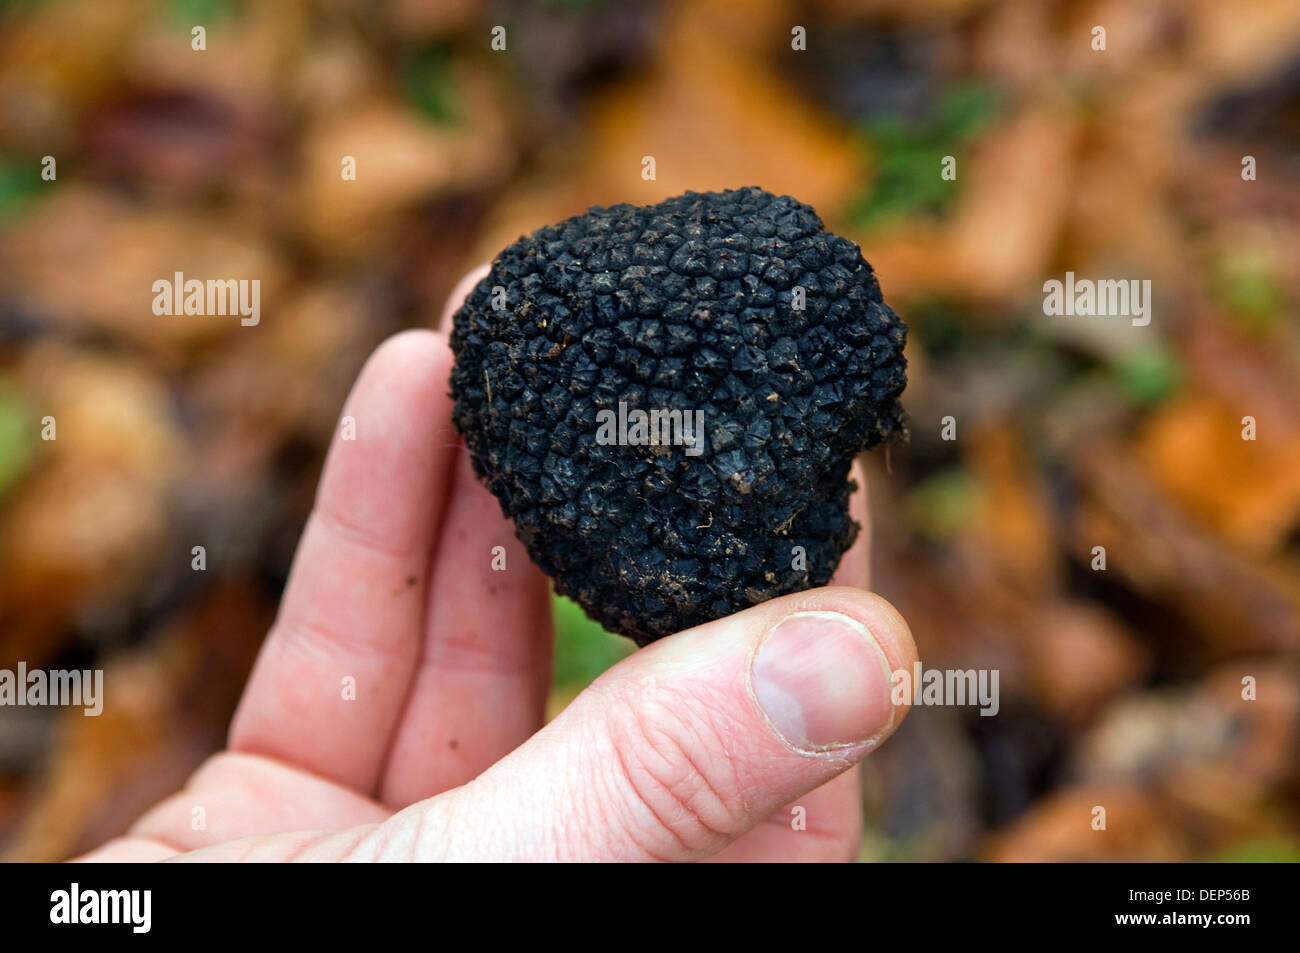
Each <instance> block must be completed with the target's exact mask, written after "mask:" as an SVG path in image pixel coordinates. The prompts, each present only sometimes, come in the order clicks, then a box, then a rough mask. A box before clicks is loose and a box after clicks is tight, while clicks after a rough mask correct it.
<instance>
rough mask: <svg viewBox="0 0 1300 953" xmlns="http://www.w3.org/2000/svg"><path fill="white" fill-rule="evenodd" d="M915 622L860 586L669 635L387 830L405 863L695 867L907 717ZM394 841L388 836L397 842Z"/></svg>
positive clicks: (845, 765) (773, 605) (392, 822)
mask: <svg viewBox="0 0 1300 953" xmlns="http://www.w3.org/2000/svg"><path fill="white" fill-rule="evenodd" d="M915 658H916V648H915V646H914V644H913V642H912V636H911V633H910V632H909V631H908V628H907V624H906V623H905V622H904V621H903V619H902V618H901V617H900V616H899V614H898V613H897V612H896V611H895V610H894V609H893V607H892V606H890V605H889V604H888V603H887V602H885V601H884V600H883V599H881V598H880V597H878V596H876V595H873V594H871V593H868V592H865V591H862V590H859V589H850V588H829V589H819V590H815V591H812V592H805V593H800V594H797V595H792V596H787V597H785V598H782V599H776V600H773V601H771V602H767V603H764V604H762V605H760V606H756V607H754V608H752V609H749V610H746V611H745V612H741V613H738V614H736V615H733V616H729V617H728V618H725V619H720V620H718V621H716V622H712V623H709V624H707V625H702V626H699V627H697V628H694V629H690V630H688V631H686V632H682V633H679V634H677V635H674V636H672V637H670V638H667V639H663V640H661V641H659V642H656V643H654V644H652V645H651V646H649V647H647V648H645V649H642V650H641V651H639V652H637V653H635V654H634V655H632V656H630V657H629V658H627V659H625V660H624V661H623V662H621V663H620V664H618V665H616V666H615V667H614V668H612V669H610V670H609V671H608V672H607V673H605V675H603V676H602V677H601V678H599V679H598V680H597V681H596V682H595V683H593V684H592V686H591V687H590V688H588V689H587V690H586V691H585V692H583V693H582V695H580V696H579V697H578V698H577V699H576V700H575V701H574V702H573V703H572V704H571V705H570V706H569V707H568V708H567V709H566V710H565V711H564V712H563V713H562V714H561V715H560V716H559V717H558V718H556V719H555V720H554V721H552V722H551V723H550V724H549V725H548V726H547V727H546V728H545V729H543V730H542V731H541V732H539V733H538V734H537V735H535V736H534V737H533V738H532V739H530V740H529V741H528V742H527V743H526V744H524V745H523V746H521V747H520V748H518V749H516V750H515V751H514V752H513V753H512V754H510V755H509V756H507V757H506V758H504V759H503V760H502V761H500V762H498V763H497V764H496V765H494V766H493V767H492V768H490V769H489V770H488V771H487V772H485V773H484V774H482V775H480V776H479V777H478V778H477V779H475V780H474V781H472V782H470V783H469V784H467V785H465V786H463V787H461V788H458V789H456V790H454V791H450V792H447V793H446V794H444V795H442V796H440V797H437V798H434V799H432V800H429V801H425V802H422V803H421V804H417V805H414V806H412V807H411V808H408V809H407V810H406V811H403V812H402V813H401V814H398V815H396V816H395V817H394V818H392V819H391V820H390V822H389V824H390V825H393V826H395V827H398V828H404V829H405V830H406V831H408V832H410V834H411V837H410V838H408V837H405V836H397V837H394V838H392V839H391V840H389V841H388V843H389V844H390V845H391V846H392V847H394V848H396V849H398V850H400V851H401V852H402V853H403V854H404V855H405V856H406V857H411V856H415V857H419V858H421V859H450V860H461V859H465V860H477V859H482V860H488V859H492V860H497V859H529V860H612V859H621V860H690V859H695V858H699V857H704V856H707V855H709V854H713V853H715V852H717V851H719V850H721V849H722V848H723V847H725V846H726V845H727V844H729V843H730V842H731V841H733V840H735V839H736V838H738V837H740V836H741V835H742V834H744V833H745V832H746V831H748V830H750V829H751V828H753V827H754V825H755V824H757V823H758V822H760V821H761V820H763V819H764V818H765V817H766V816H768V815H769V814H771V813H772V812H773V811H775V810H777V809H778V808H779V807H781V806H782V805H784V804H787V803H788V802H790V801H792V800H794V799H795V798H798V797H799V796H801V795H803V794H805V793H807V792H809V791H811V790H813V789H814V788H817V787H819V786H820V785H822V784H824V783H826V782H827V781H829V780H830V779H831V778H833V777H834V776H835V775H837V774H840V773H841V772H843V771H845V770H846V769H848V768H849V767H851V766H852V765H853V764H855V763H856V762H857V761H859V760H861V759H862V758H864V757H865V756H866V755H867V754H868V753H869V752H870V751H871V750H872V749H874V748H875V747H876V746H877V745H879V744H880V743H881V742H882V741H883V740H884V739H885V738H886V737H888V735H889V734H890V733H891V732H892V731H893V730H894V729H895V728H896V727H897V725H898V723H899V722H900V721H901V720H902V717H903V716H904V714H906V708H905V707H903V706H895V705H894V704H892V702H891V698H890V675H891V672H893V671H894V670H897V669H900V668H902V669H907V670H910V669H911V667H912V663H913V662H914V661H915ZM389 833H390V834H391V833H393V832H392V831H390V832H389Z"/></svg>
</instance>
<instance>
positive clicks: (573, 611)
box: [551, 595, 634, 689]
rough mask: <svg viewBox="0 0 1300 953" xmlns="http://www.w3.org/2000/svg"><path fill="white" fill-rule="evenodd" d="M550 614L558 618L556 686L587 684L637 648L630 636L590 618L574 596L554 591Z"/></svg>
mask: <svg viewBox="0 0 1300 953" xmlns="http://www.w3.org/2000/svg"><path fill="white" fill-rule="evenodd" d="M551 614H552V617H553V618H554V620H555V670H554V671H555V674H554V677H553V678H552V682H553V683H554V685H555V686H556V687H557V688H570V689H580V688H585V687H586V686H587V685H589V684H591V682H592V680H594V679H595V678H596V676H598V675H600V673H601V672H603V671H605V669H607V668H609V667H610V666H611V665H613V664H614V663H615V662H617V661H618V660H619V659H621V658H623V657H625V656H627V655H630V654H631V652H632V650H633V648H634V646H633V644H632V642H631V641H630V640H629V639H625V638H623V637H622V636H620V635H615V634H613V633H612V632H606V631H605V630H604V629H603V628H601V626H600V624H599V623H598V622H593V621H592V620H591V619H589V618H587V614H586V613H585V612H583V611H582V609H581V608H580V607H579V606H578V604H577V603H576V602H574V601H573V600H572V599H567V598H565V597H564V596H560V595H552V597H551Z"/></svg>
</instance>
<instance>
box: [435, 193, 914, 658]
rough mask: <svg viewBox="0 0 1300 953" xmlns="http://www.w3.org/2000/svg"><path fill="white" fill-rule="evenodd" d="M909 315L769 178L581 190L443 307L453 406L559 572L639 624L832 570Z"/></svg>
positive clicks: (626, 626) (713, 610) (805, 581)
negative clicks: (627, 196)
mask: <svg viewBox="0 0 1300 953" xmlns="http://www.w3.org/2000/svg"><path fill="white" fill-rule="evenodd" d="M906 335H907V329H906V327H905V326H904V324H903V323H902V321H900V320H899V318H898V316H897V315H895V314H894V312H893V311H891V310H890V308H889V307H888V306H887V305H886V304H885V303H884V301H883V300H882V299H881V295H880V286H879V284H878V283H877V281H876V278H875V275H874V273H873V272H872V270H871V266H870V265H869V264H867V262H866V261H864V260H863V258H862V255H861V253H860V252H859V250H858V246H857V245H855V244H854V243H853V242H851V241H848V240H847V239H844V238H840V237H839V236H836V235H832V234H829V233H828V232H827V231H826V230H825V228H824V227H823V226H822V222H821V219H819V218H818V217H817V215H816V213H815V212H813V210H812V209H811V208H809V207H808V206H807V205H803V204H801V203H799V202H797V201H795V200H794V199H793V198H790V197H789V196H780V197H777V196H774V195H772V194H771V193H769V192H766V191H764V190H762V189H759V188H752V187H751V188H743V189H736V190H734V191H726V192H706V193H696V192H687V193H686V194H685V195H681V196H678V197H677V198H673V199H669V200H668V201H666V202H661V203H659V204H658V205H650V206H646V207H636V206H632V205H615V206H612V207H610V208H600V207H596V208H593V209H591V210H589V211H588V212H586V213H585V214H583V215H579V216H576V217H574V218H570V219H568V220H567V221H564V222H561V223H560V224H558V225H552V226H548V227H546V228H542V229H539V230H538V231H536V232H534V233H533V234H532V235H530V236H528V237H526V238H521V239H520V240H519V241H517V242H515V243H514V244H513V245H511V246H509V247H508V248H506V249H505V250H504V251H502V252H501V254H500V255H498V256H497V258H496V260H495V261H493V263H492V268H491V271H490V272H489V273H488V275H487V277H485V278H484V279H483V280H482V281H480V282H479V283H478V285H477V286H476V287H475V288H474V290H473V291H472V292H471V293H470V294H469V296H468V297H467V298H466V299H465V302H464V304H463V305H462V307H461V308H460V310H458V311H457V312H456V315H455V326H454V328H453V330H452V334H451V345H452V349H453V351H454V352H455V355H456V362H455V367H454V370H453V371H452V378H451V387H452V396H453V397H454V398H455V411H454V419H455V423H456V426H457V428H458V429H459V430H460V432H461V433H462V434H464V437H465V444H466V446H467V447H468V448H469V452H470V455H471V458H472V460H473V464H474V469H475V471H476V472H477V474H478V475H479V477H480V478H482V479H483V481H484V482H485V483H486V484H487V486H488V488H489V489H490V490H491V491H492V492H493V493H494V494H495V495H496V497H497V499H498V500H499V501H500V502H501V508H502V510H503V511H504V512H505V514H506V515H507V516H509V517H511V518H512V519H513V520H514V521H515V526H516V529H517V532H518V535H519V538H520V539H521V540H522V541H523V542H524V544H525V545H526V546H527V548H528V552H529V554H530V555H531V556H532V558H533V559H534V560H535V561H536V562H537V564H538V565H539V566H541V567H542V569H543V570H545V571H546V572H547V573H548V574H549V575H550V576H552V577H553V578H554V580H555V584H556V588H557V589H558V590H559V591H560V592H562V593H564V594H565V595H568V596H570V597H572V598H573V599H575V600H576V601H577V602H578V603H579V604H580V605H581V606H582V607H583V609H585V610H586V612H587V614H588V615H590V616H591V617H592V618H593V619H596V620H597V621H598V622H600V623H601V624H602V625H604V626H605V627H606V628H607V629H610V630H612V631H615V632H621V633H623V634H624V635H627V636H630V637H632V638H633V639H635V640H636V641H637V643H638V644H641V645H644V644H646V643H648V642H651V641H653V640H654V639H657V638H660V637H661V636H665V635H669V634H671V633H673V632H676V631H678V630H680V629H684V628H687V627H689V626H692V625H697V624H699V623H702V622H707V621H709V620H711V619H716V618H718V617H720V616H724V615H728V614H730V613H733V612H736V611H739V610H741V609H744V608H746V607H748V606H751V605H754V604H755V603H758V602H762V601H764V600H766V599H771V598H773V597H774V596H780V595H784V594H786V593H790V592H795V591H798V590H802V589H807V588H809V587H812V586H821V585H825V584H826V583H827V582H828V581H829V580H830V577H831V574H832V573H833V572H834V570H835V567H836V566H837V565H838V564H839V561H840V557H841V555H843V553H844V551H845V550H846V549H848V547H849V545H850V544H851V543H852V542H853V540H854V538H855V537H856V535H857V533H858V525H857V524H856V523H855V522H854V521H853V520H852V519H851V518H850V517H849V514H848V498H849V492H850V490H851V489H852V487H851V485H850V483H849V479H848V474H849V467H850V465H851V463H852V460H853V457H854V455H855V454H857V453H858V452H859V451H861V450H864V449H866V448H868V447H871V446H874V445H876V444H878V443H880V442H881V441H882V440H884V439H886V438H888V437H889V436H890V435H891V434H893V433H895V432H897V431H900V430H901V428H902V418H903V414H902V410H901V409H900V407H899V404H898V397H899V395H900V394H901V393H902V390H903V387H904V386H905V385H906V383H907V377H906V361H905V359H904V357H903V344H904V341H905V339H906ZM652 411H653V412H655V414H654V415H653V416H650V412H652ZM642 415H645V416H644V417H643V416H642ZM646 418H649V419H648V420H647V419H646ZM638 423H639V424H642V425H643V426H640V427H638V426H637V425H638ZM697 423H699V424H701V425H702V426H700V428H699V431H700V432H698V433H697V432H696V431H695V430H694V429H692V428H694V426H695V425H696V424H697ZM611 438H613V439H611Z"/></svg>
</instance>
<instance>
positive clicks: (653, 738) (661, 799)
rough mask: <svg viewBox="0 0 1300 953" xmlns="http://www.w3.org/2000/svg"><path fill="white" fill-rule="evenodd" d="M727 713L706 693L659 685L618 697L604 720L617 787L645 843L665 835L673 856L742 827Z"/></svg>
mask: <svg viewBox="0 0 1300 953" xmlns="http://www.w3.org/2000/svg"><path fill="white" fill-rule="evenodd" d="M731 723H732V719H731V718H729V717H728V715H727V714H726V712H725V711H722V710H719V708H718V707H717V705H716V703H714V702H713V701H711V700H710V699H709V698H708V696H707V693H702V692H690V691H689V690H686V691H683V690H681V689H675V690H674V689H665V688H659V689H656V690H655V691H653V692H641V693H637V694H636V695H635V697H630V698H629V697H627V696H624V697H623V698H622V699H621V701H620V703H619V704H616V705H615V706H614V707H613V711H612V712H611V714H610V717H609V718H608V719H607V721H606V724H607V726H608V731H609V733H610V742H611V744H612V746H613V750H614V752H615V758H614V763H615V767H616V770H617V773H618V777H617V781H618V782H619V787H620V788H621V789H622V790H623V791H624V792H625V794H626V796H627V797H628V798H629V800H630V802H631V807H632V808H633V815H634V817H635V818H636V819H637V821H636V823H639V824H640V825H642V833H649V834H650V835H651V841H650V843H649V844H648V845H647V849H651V852H652V853H654V852H655V851H654V849H653V846H654V845H655V844H659V843H661V842H663V841H665V840H666V839H671V842H672V843H670V844H668V847H669V849H670V850H671V852H672V853H674V854H679V853H681V852H683V851H684V852H686V853H690V854H702V853H708V852H710V851H712V850H717V849H719V848H720V847H722V846H724V845H725V844H726V843H727V842H729V841H730V840H731V839H733V838H734V837H736V836H737V835H739V834H740V833H742V832H743V831H744V830H746V829H747V827H748V820H749V809H748V805H747V804H746V800H745V789H744V785H743V783H742V781H741V778H740V774H739V771H738V768H737V764H736V762H735V761H734V760H733V759H732V758H731V757H729V756H728V755H729V749H730V747H731V746H730V745H729V744H728V737H729V725H730V724H731Z"/></svg>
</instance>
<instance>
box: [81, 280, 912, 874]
mask: <svg viewBox="0 0 1300 953" xmlns="http://www.w3.org/2000/svg"><path fill="white" fill-rule="evenodd" d="M480 275H481V273H475V274H473V275H470V276H468V277H467V278H466V280H465V281H463V282H462V283H461V286H460V288H459V289H458V291H457V293H455V294H453V296H452V301H453V302H457V303H459V301H460V300H461V298H462V297H463V294H464V292H465V291H467V290H468V289H469V288H470V287H472V284H473V282H474V281H476V280H477V279H478V278H479V277H480ZM448 325H449V320H448V319H444V321H443V327H444V328H445V327H447V326H448ZM451 360H452V356H451V352H450V350H449V348H448V345H447V341H446V336H445V334H443V333H435V332H430V331H408V332H405V333H402V334H399V335H397V336H396V337H394V338H392V339H390V340H389V341H387V342H386V343H385V344H383V345H382V346H381V347H380V348H379V349H378V350H377V351H376V352H375V353H374V355H372V356H371V358H370V360H369V361H368V362H367V364H366V367H365V368H364V369H363V371H362V372H361V375H360V377H359V379H358V381H357V383H356V385H355V386H354V388H353V391H352V394H351V395H350V396H349V398H348V401H347V404H346V405H345V407H344V410H343V415H344V417H345V418H347V417H351V418H352V419H353V420H354V421H355V439H353V440H344V439H341V437H340V435H339V434H338V433H336V435H335V438H334V442H333V446H332V447H331V448H330V452H329V456H328V458H327V460H326V464H325V470H324V473H323V474H322V477H321V482H320V487H319V489H318V492H317V497H316V503H315V507H314V509H313V511H312V515H311V517H310V518H309V519H308V522H307V526H306V528H305V530H304V532H303V536H302V540H301V541H300V543H299V545H298V551H297V554H296V556H295V559H294V564H293V569H292V572H291V574H290V578H289V582H288V585H287V587H286V589H285V593H284V598H283V601H282V603H281V606H280V611H279V615H278V617H277V619H276V622H275V624H274V626H273V627H272V629H271V631H270V633H269V635H268V636H267V639H266V642H265V644H264V645H263V647H262V652H261V655H260V656H259V658H258V661H257V664H256V666H255V668H254V671H253V673H252V676H251V677H250V679H249V683H248V686H247V687H246V689H245V692H244V697H243V700H242V701H241V703H240V706H239V710H238V711H237V712H236V715H235V718H234V722H233V724H232V727H231V731H230V740H229V748H228V750H227V751H225V752H222V753H221V754H218V755H215V756H214V757H212V758H211V759H209V760H208V761H207V762H206V763H205V764H204V765H203V766H202V767H201V768H200V769H199V770H198V771H197V772H196V773H195V774H194V776H193V777H192V778H191V779H190V781H189V783H188V784H187V786H186V787H185V789H184V790H182V791H181V792H180V793H178V794H176V795H174V796H172V797H171V798H168V799H167V800H165V801H163V802H162V803H161V804H159V805H158V806H157V807H155V808H154V809H152V810H151V811H149V812H148V813H147V814H146V815H145V816H144V817H143V818H141V819H140V820H139V821H138V822H137V823H136V824H135V825H134V826H133V827H132V829H131V831H130V832H129V833H128V835H127V836H125V837H123V838H121V839H118V840H115V841H111V842H109V843H108V844H106V845H104V846H103V847H101V848H100V849H99V850H97V851H95V852H93V853H92V854H90V855H88V857H86V858H85V859H87V860H161V859H164V858H170V857H176V856H177V855H179V859H185V860H264V861H273V860H319V861H333V860H693V859H701V858H706V857H715V858H717V859H725V860H847V859H851V858H853V857H854V856H856V854H857V851H858V843H859V840H860V836H861V828H860V825H861V809H860V798H859V776H858V770H857V768H856V765H857V763H858V762H859V761H860V760H861V759H862V758H864V757H865V756H866V755H867V754H868V753H870V751H872V750H873V749H874V748H875V747H876V746H877V745H878V744H880V742H881V741H883V740H884V739H885V738H886V737H888V735H889V734H890V733H891V732H892V731H893V730H894V728H896V727H897V724H898V722H899V721H900V720H901V719H902V717H903V716H904V714H905V713H906V708H905V707H903V706H894V705H893V704H892V703H891V701H890V680H889V674H890V672H891V671H893V670H896V669H900V668H902V669H908V670H910V669H911V667H912V663H913V661H914V660H915V653H916V650H915V646H914V645H913V643H912V637H911V634H910V632H909V631H908V628H907V625H906V623H904V621H903V620H902V619H901V618H900V617H899V615H898V613H897V612H896V611H895V610H894V609H893V608H892V607H891V606H889V604H888V603H886V602H885V601H884V600H882V599H880V598H879V597H877V596H875V595H873V594H871V593H869V592H867V591H866V587H867V585H868V582H869V578H868V577H869V568H868V564H869V558H868V540H869V527H868V522H867V509H866V501H865V496H866V489H865V486H866V483H865V480H864V479H863V477H862V474H861V472H860V471H859V472H858V473H857V475H856V478H857V482H858V485H859V487H860V489H859V491H858V492H857V493H856V494H855V495H854V497H853V503H852V506H853V513H854V518H855V519H857V520H858V522H859V523H861V524H862V526H863V532H862V533H861V534H860V535H859V537H858V541H857V542H856V543H855V544H854V546H853V547H852V548H851V549H850V550H849V551H848V552H847V553H846V554H845V556H844V558H843V560H842V562H841V564H840V567H839V569H838V571H837V572H836V575H835V579H834V582H835V583H836V585H833V586H831V587H828V588H824V589H816V590H811V591H808V592H804V593H798V594H795V595H791V596H786V597H784V598H780V599H774V600H771V601H769V602H766V603H763V604H761V605H758V606H755V607H753V608H751V609H748V610H746V611H744V612H740V613H737V614H736V615H733V616H729V617H727V618H724V619H719V620H717V621H715V622H711V623H709V624H707V625H703V626H699V627H697V628H694V629H690V630H688V631H686V632H682V633H679V634H677V635H674V636H672V637H670V638H667V639H662V640H660V641H658V642H655V643H653V644H652V645H650V646H649V647H647V648H644V649H641V650H640V651H638V652H636V653H634V654H633V655H631V656H630V657H628V658H627V659H625V660H623V661H622V662H620V663H619V664H617V665H615V666H614V667H613V668H611V669H610V670H609V671H608V672H607V673H605V674H604V675H602V676H601V677H600V678H598V679H597V680H596V681H595V682H594V683H593V684H592V685H591V686H590V687H589V688H588V689H587V690H586V691H584V692H583V693H582V694H581V695H579V696H578V698H577V699H575V700H574V702H573V703H572V704H570V705H569V706H568V707H567V708H566V709H565V710H564V711H563V712H562V713H561V714H560V715H559V716H558V717H556V718H555V719H554V720H553V721H551V722H550V723H549V724H546V725H545V726H544V727H543V721H544V718H543V710H544V704H545V699H546V694H547V689H548V686H549V683H550V655H551V641H552V635H551V622H550V608H549V601H548V586H547V580H546V578H545V577H544V576H543V575H542V574H541V572H540V571H539V570H538V569H537V568H536V567H535V566H534V565H533V564H532V563H531V561H530V560H529V558H528V556H527V554H526V552H525V551H524V548H523V546H522V544H520V543H519V541H518V540H517V539H516V538H515V535H514V532H513V528H512V526H511V525H510V523H509V522H508V521H507V520H506V519H504V518H503V517H502V515H501V511H500V508H499V506H498V504H497V502H496V500H495V498H493V496H492V495H491V494H490V493H489V492H488V491H487V490H486V489H485V488H484V487H483V486H481V485H480V484H479V482H478V481H477V479H476V478H475V476H474V473H473V470H472V468H471V466H470V464H469V461H468V456H467V454H466V453H465V452H464V448H463V445H461V444H460V443H459V441H458V439H457V436H456V434H455V431H454V430H453V428H452V425H451V419H450V414H451V407H450V398H449V397H448V395H447V391H448V374H449V371H450V366H451ZM340 429H341V428H340ZM497 546H502V547H504V548H505V551H506V565H507V566H508V571H505V572H500V571H494V570H493V568H492V565H491V563H492V558H491V557H492V550H493V548H494V547H497ZM349 687H351V690H349ZM200 817H201V818H202V820H203V824H201V825H200V824H197V823H195V821H196V818H200ZM196 828H201V829H196Z"/></svg>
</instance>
